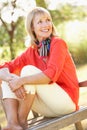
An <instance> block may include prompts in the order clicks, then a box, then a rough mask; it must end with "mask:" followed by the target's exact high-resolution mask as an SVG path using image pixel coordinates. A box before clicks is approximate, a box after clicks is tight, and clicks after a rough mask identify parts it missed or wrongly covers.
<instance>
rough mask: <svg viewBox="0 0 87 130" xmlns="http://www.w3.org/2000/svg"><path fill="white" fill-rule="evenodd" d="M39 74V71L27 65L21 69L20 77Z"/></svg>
mask: <svg viewBox="0 0 87 130" xmlns="http://www.w3.org/2000/svg"><path fill="white" fill-rule="evenodd" d="M39 72H41V70H40V69H38V68H37V67H35V66H33V65H27V66H24V67H23V68H22V71H21V76H27V75H33V74H36V73H39Z"/></svg>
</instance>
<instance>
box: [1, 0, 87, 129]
mask: <svg viewBox="0 0 87 130" xmlns="http://www.w3.org/2000/svg"><path fill="white" fill-rule="evenodd" d="M35 6H41V7H44V8H47V9H48V10H49V11H50V13H51V16H52V18H53V22H54V25H55V26H56V29H57V32H58V35H59V36H60V37H61V38H63V39H64V40H65V41H66V43H67V44H68V47H69V50H70V53H71V55H72V58H73V60H74V62H75V65H76V68H77V74H78V79H79V80H83V79H87V77H86V72H87V0H32V1H31V0H0V64H3V62H5V61H10V60H12V59H14V58H15V57H16V56H18V55H20V54H21V52H23V51H24V50H25V49H26V47H28V44H29V41H27V33H26V29H25V17H26V15H27V12H28V11H29V10H31V9H32V8H33V7H35ZM84 92H86V91H84ZM0 108H1V110H0V119H1V120H0V123H1V121H3V120H5V118H4V116H3V115H4V114H3V109H2V106H0ZM1 117H2V118H1ZM2 125H4V122H3V123H2ZM67 130H68V129H67Z"/></svg>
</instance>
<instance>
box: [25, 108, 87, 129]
mask: <svg viewBox="0 0 87 130" xmlns="http://www.w3.org/2000/svg"><path fill="white" fill-rule="evenodd" d="M86 118H87V107H83V108H80V110H78V111H76V112H73V113H71V114H68V115H65V116H63V117H60V118H58V117H56V118H44V120H38V118H37V119H36V120H38V121H37V122H36V124H33V126H30V127H29V128H28V129H27V130H59V129H61V128H63V127H66V126H68V125H70V124H76V128H77V130H82V127H80V126H81V124H80V123H79V126H78V127H77V124H78V122H80V121H81V120H84V119H86ZM79 127H80V129H79Z"/></svg>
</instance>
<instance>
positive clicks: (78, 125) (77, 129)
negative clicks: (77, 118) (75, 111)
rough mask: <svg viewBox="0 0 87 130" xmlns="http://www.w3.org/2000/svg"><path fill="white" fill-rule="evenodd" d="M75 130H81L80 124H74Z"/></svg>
mask: <svg viewBox="0 0 87 130" xmlns="http://www.w3.org/2000/svg"><path fill="white" fill-rule="evenodd" d="M75 127H76V130H83V127H82V124H81V122H77V123H75Z"/></svg>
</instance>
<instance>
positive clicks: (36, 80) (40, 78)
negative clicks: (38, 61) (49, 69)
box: [9, 72, 51, 91]
mask: <svg viewBox="0 0 87 130" xmlns="http://www.w3.org/2000/svg"><path fill="white" fill-rule="evenodd" d="M50 81H51V79H50V78H49V77H47V76H46V75H45V74H44V73H43V72H40V73H38V74H34V75H30V76H24V77H16V78H13V79H12V80H10V81H9V86H10V88H11V90H12V91H15V90H17V89H18V88H20V87H21V86H23V85H24V84H48V83H50Z"/></svg>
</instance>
